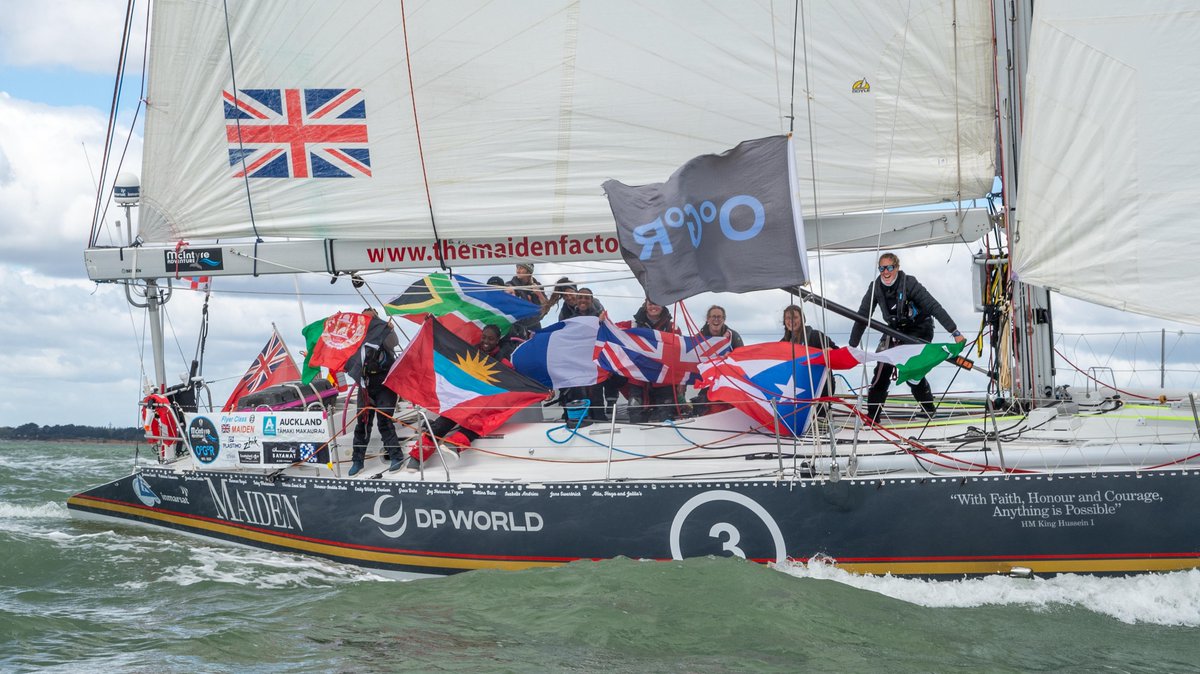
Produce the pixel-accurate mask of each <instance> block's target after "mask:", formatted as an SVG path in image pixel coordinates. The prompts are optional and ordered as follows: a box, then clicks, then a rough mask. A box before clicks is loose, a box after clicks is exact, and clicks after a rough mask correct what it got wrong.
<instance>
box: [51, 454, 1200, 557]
mask: <svg viewBox="0 0 1200 674" xmlns="http://www.w3.org/2000/svg"><path fill="white" fill-rule="evenodd" d="M138 487H140V489H138ZM1198 487H1200V471H1171V472H1157V471H1152V472H1144V473H1140V474H1138V473H1100V474H1096V475H1092V474H1068V475H1061V474H1060V475H1055V476H1019V477H1015V476H1014V477H1008V478H1005V477H958V478H925V479H897V480H886V479H884V480H880V479H870V480H867V479H848V478H843V479H842V480H840V481H837V482H831V481H799V482H783V481H781V482H733V481H731V482H691V483H676V482H644V483H608V484H596V483H586V484H583V483H578V484H556V485H545V486H540V485H534V486H531V485H490V484H489V485H463V484H446V483H440V484H439V483H428V482H426V483H420V482H390V481H383V480H339V479H328V478H296V477H281V478H279V479H277V480H275V481H267V480H264V479H262V478H261V477H250V476H247V475H245V474H239V473H220V472H211V473H209V472H205V473H199V472H191V473H186V474H179V473H175V472H172V471H169V470H163V469H158V468H149V469H144V470H142V471H140V472H138V473H135V474H134V475H130V476H128V477H125V478H122V479H120V480H116V481H114V482H110V483H108V484H105V485H102V486H99V487H96V488H94V489H90V490H88V491H86V492H83V493H81V494H77V495H76V496H73V497H71V498H70V499H69V500H68V503H67V505H68V507H69V508H70V509H71V510H72V511H75V512H77V513H78V514H81V515H87V516H99V517H105V518H116V519H122V520H131V521H135V522H140V523H143V524H149V525H154V526H160V527H166V528H169V529H175V530H178V531H183V532H187V533H190V534H197V535H201V536H206V537H210V538H216V539H222V540H226V541H231V542H236V543H243V544H247V545H252V546H255V547H261V548H268V549H273V550H284V551H289V552H300V553H307V554H313V555H319V556H321V557H327V558H330V559H334V560H337V561H340V562H346V563H350V564H356V565H359V566H365V567H371V568H377V569H381V570H386V571H389V572H400V573H415V574H435V575H443V574H450V573H456V572H460V571H468V570H472V569H485V568H502V569H523V568H530V567H538V566H550V565H556V564H563V563H566V562H570V561H573V560H576V559H604V558H610V557H616V556H625V557H631V558H637V559H654V560H667V559H673V558H685V557H697V556H703V555H730V554H739V553H740V554H741V556H744V557H746V558H748V559H752V560H754V561H757V562H773V561H777V560H781V559H786V558H791V559H796V560H807V559H810V558H812V557H814V556H822V557H825V558H828V559H829V560H830V561H832V562H834V563H836V564H837V565H838V566H840V567H842V568H844V569H847V570H849V571H853V572H858V573H873V574H882V573H892V574H897V575H919V576H962V575H978V574H994V573H1010V572H1013V570H1014V569H1016V568H1019V567H1025V568H1028V569H1030V570H1032V571H1033V572H1034V573H1037V574H1054V573H1068V572H1071V573H1135V572H1147V571H1168V570H1175V569H1185V568H1192V567H1197V566H1200V521H1197V520H1196V518H1195V513H1196V512H1200V489H1198Z"/></svg>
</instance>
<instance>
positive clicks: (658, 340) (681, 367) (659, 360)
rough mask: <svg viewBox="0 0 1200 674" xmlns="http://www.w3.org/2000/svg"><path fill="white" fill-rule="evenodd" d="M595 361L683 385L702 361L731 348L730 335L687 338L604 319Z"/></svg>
mask: <svg viewBox="0 0 1200 674" xmlns="http://www.w3.org/2000/svg"><path fill="white" fill-rule="evenodd" d="M596 347H597V349H596V363H597V364H599V365H600V367H602V368H604V369H605V370H608V371H609V372H614V373H616V374H619V375H621V376H623V377H626V378H627V379H631V380H634V381H641V382H647V383H650V384H682V383H683V382H685V381H688V380H689V379H691V378H692V376H693V375H695V374H696V373H697V372H698V371H699V367H700V364H701V363H702V362H707V361H709V360H712V359H714V358H716V357H718V356H720V355H721V354H724V353H727V352H728V351H729V336H728V335H726V336H724V337H707V338H705V337H684V336H682V335H677V334H675V333H673V332H662V331H659V330H652V329H650V328H628V329H624V330H623V329H621V328H619V327H617V326H616V325H615V324H614V323H612V322H610V321H603V322H602V323H601V324H600V329H599V331H598V333H597V335H596Z"/></svg>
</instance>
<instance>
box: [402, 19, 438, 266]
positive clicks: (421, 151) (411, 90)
mask: <svg viewBox="0 0 1200 674" xmlns="http://www.w3.org/2000/svg"><path fill="white" fill-rule="evenodd" d="M400 26H401V29H402V30H403V32H404V65H405V67H407V68H408V95H409V99H410V100H412V110H413V130H414V133H415V134H416V138H417V155H418V156H419V157H420V158H421V179H422V180H424V182H425V202H426V203H428V204H429V225H430V226H431V227H432V228H433V253H434V255H437V261H438V265H439V266H440V267H441V268H442V270H443V271H446V270H447V269H449V268H448V267H447V266H446V260H445V259H444V258H443V257H442V245H441V244H442V238H441V236H440V235H439V234H438V229H437V218H436V217H434V215H433V194H432V193H430V191H429V172H428V171H427V170H426V168H425V147H424V145H423V144H422V143H421V120H420V118H419V117H418V115H417V91H416V87H415V86H414V85H413V73H412V53H411V52H410V51H409V48H408V11H407V10H406V9H405V8H404V0H400Z"/></svg>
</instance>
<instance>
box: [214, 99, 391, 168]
mask: <svg viewBox="0 0 1200 674" xmlns="http://www.w3.org/2000/svg"><path fill="white" fill-rule="evenodd" d="M221 93H222V96H223V98H224V105H225V120H226V123H225V135H226V137H227V139H228V140H229V166H230V167H231V168H232V169H233V171H234V173H233V176H234V177H235V178H242V177H244V176H247V175H248V176H249V177H251V178H354V177H361V176H366V177H370V176H371V155H370V152H369V151H368V150H367V102H366V99H365V97H364V96H363V90H362V89H238V90H237V95H236V96H235V95H234V93H233V92H232V91H223V92H221Z"/></svg>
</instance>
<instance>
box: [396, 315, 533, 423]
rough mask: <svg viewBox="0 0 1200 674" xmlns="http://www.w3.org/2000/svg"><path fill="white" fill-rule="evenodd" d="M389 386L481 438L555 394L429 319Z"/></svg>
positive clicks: (400, 361)
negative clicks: (520, 411) (522, 409)
mask: <svg viewBox="0 0 1200 674" xmlns="http://www.w3.org/2000/svg"><path fill="white" fill-rule="evenodd" d="M384 384H385V385H386V386H387V387H388V388H390V389H392V390H393V391H395V392H396V393H398V394H399V395H400V396H401V397H402V398H404V399H405V400H408V401H409V402H412V403H413V404H416V405H420V406H421V407H424V408H425V409H427V410H429V411H430V412H434V413H436V414H440V415H442V416H444V417H446V418H448V419H451V420H453V421H455V422H456V423H458V424H459V425H460V426H462V427H463V428H467V429H469V430H472V431H474V432H476V433H478V434H480V435H487V434H488V433H491V432H492V431H493V430H495V429H496V428H498V427H499V426H501V425H503V424H504V422H505V421H508V418H509V417H511V416H512V415H513V414H515V413H516V412H517V411H518V410H520V409H521V408H523V407H526V406H528V405H532V404H534V403H536V402H539V401H542V400H545V399H546V397H547V395H549V393H550V391H549V390H547V389H546V388H545V387H544V386H542V385H541V384H539V383H538V382H536V381H534V380H532V379H530V378H528V377H526V376H524V375H522V374H520V373H518V372H517V371H516V370H513V369H512V368H510V367H508V366H507V365H505V364H504V363H502V362H500V361H498V360H496V359H495V358H492V357H491V356H488V355H486V354H484V353H483V352H481V351H480V350H479V349H477V348H475V347H473V346H471V345H470V344H468V343H466V342H464V341H463V340H462V339H460V338H459V337H458V336H457V335H455V334H454V333H453V332H451V331H450V330H449V329H447V328H446V327H445V326H443V325H442V324H441V323H439V322H438V321H437V320H435V319H434V318H432V317H427V318H426V319H425V323H424V324H422V325H421V329H420V330H419V331H418V332H417V335H416V336H415V337H413V340H412V343H411V344H409V345H408V348H407V349H406V350H405V351H404V354H403V355H401V356H400V360H398V361H396V364H395V365H393V366H392V370H391V372H389V373H388V376H387V379H385V380H384Z"/></svg>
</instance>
